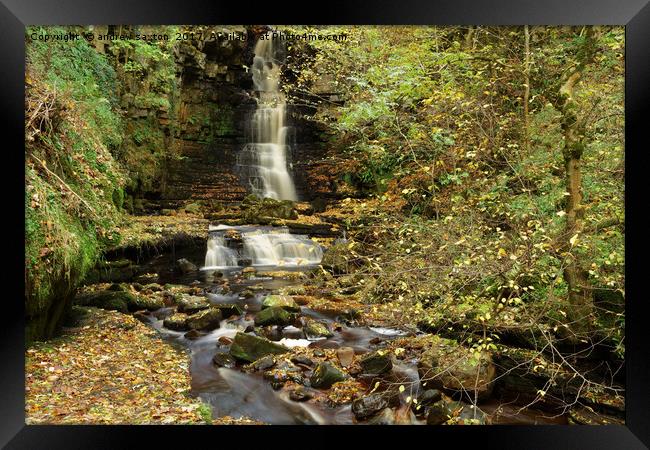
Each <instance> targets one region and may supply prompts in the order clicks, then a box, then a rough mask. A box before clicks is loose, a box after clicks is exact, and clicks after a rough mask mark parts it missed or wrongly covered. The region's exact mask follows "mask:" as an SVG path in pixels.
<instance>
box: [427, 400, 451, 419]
mask: <svg viewBox="0 0 650 450" xmlns="http://www.w3.org/2000/svg"><path fill="white" fill-rule="evenodd" d="M426 414H427V425H442V424H443V423H445V422H446V421H448V420H449V419H450V418H451V415H452V411H451V409H450V408H449V406H448V405H447V402H445V401H444V400H439V401H437V402H435V403H434V404H433V405H431V406H429V407H428V408H427V412H426Z"/></svg>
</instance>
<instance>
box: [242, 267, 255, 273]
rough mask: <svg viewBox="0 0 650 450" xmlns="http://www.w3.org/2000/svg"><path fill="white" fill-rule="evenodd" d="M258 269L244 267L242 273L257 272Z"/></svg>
mask: <svg viewBox="0 0 650 450" xmlns="http://www.w3.org/2000/svg"><path fill="white" fill-rule="evenodd" d="M256 272H257V269H256V268H255V267H250V266H249V267H244V268H243V269H242V271H241V273H243V274H246V273H256Z"/></svg>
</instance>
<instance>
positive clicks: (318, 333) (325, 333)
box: [302, 317, 334, 339]
mask: <svg viewBox="0 0 650 450" xmlns="http://www.w3.org/2000/svg"><path fill="white" fill-rule="evenodd" d="M302 331H303V332H304V333H305V336H306V337H307V339H317V338H323V337H324V338H330V337H332V336H334V334H333V333H332V332H331V331H330V329H329V328H328V327H327V325H326V324H324V323H322V322H319V321H317V320H314V319H311V318H309V317H307V318H305V321H304V324H303V326H302Z"/></svg>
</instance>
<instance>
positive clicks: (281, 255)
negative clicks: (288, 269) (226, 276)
mask: <svg viewBox="0 0 650 450" xmlns="http://www.w3.org/2000/svg"><path fill="white" fill-rule="evenodd" d="M243 239H244V254H245V255H246V256H247V257H248V258H250V259H251V260H252V264H253V265H254V266H282V265H288V266H301V265H309V264H318V263H320V261H321V259H322V258H323V250H322V249H321V247H320V246H319V245H317V244H315V243H314V242H313V241H312V240H310V239H308V238H306V237H304V236H297V235H293V234H289V233H288V232H287V231H286V230H281V231H280V232H275V233H261V232H253V233H246V234H244V235H243Z"/></svg>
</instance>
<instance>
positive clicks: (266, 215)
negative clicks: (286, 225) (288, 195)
mask: <svg viewBox="0 0 650 450" xmlns="http://www.w3.org/2000/svg"><path fill="white" fill-rule="evenodd" d="M240 208H241V210H242V216H243V219H244V220H245V221H247V222H249V223H259V224H266V223H270V220H269V219H273V218H277V219H297V218H298V212H297V211H296V209H295V205H294V203H293V202H292V201H291V200H274V199H272V198H265V199H260V198H259V197H257V196H256V195H254V194H251V195H248V196H247V197H245V198H244V200H243V201H242V202H241V204H240Z"/></svg>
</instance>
